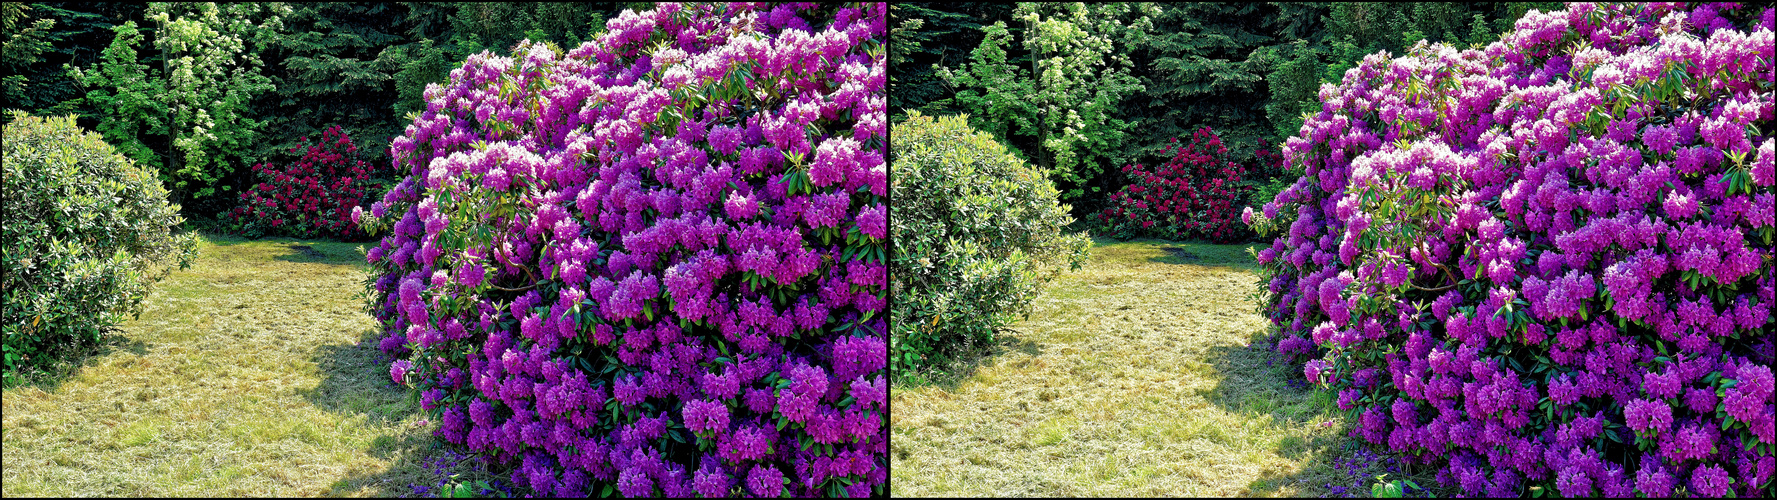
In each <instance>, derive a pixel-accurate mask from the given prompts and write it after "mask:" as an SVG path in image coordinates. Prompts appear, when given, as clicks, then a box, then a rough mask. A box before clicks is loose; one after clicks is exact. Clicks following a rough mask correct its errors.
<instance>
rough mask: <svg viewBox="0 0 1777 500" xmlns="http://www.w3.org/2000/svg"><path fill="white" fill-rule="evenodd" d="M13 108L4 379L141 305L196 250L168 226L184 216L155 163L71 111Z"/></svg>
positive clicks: (5, 195)
mask: <svg viewBox="0 0 1777 500" xmlns="http://www.w3.org/2000/svg"><path fill="white" fill-rule="evenodd" d="M14 113H15V114H14V115H13V117H12V121H11V122H10V123H8V124H6V125H5V130H4V133H3V134H0V135H4V139H5V146H4V148H5V157H4V162H3V163H0V170H3V171H4V172H3V173H4V177H5V179H6V182H5V183H3V184H0V204H4V206H5V207H6V223H5V224H4V226H3V229H0V233H3V234H4V238H0V239H3V243H0V244H3V245H4V247H0V255H3V257H0V261H4V268H5V269H6V272H5V273H4V274H0V289H3V290H4V292H0V293H4V294H5V308H4V310H0V335H4V340H5V341H4V352H5V373H4V379H5V384H6V385H12V384H13V383H16V382H17V381H18V380H19V376H20V371H21V370H27V369H32V368H37V367H42V366H45V365H47V364H49V363H52V362H54V361H55V360H56V355H57V354H58V353H60V352H64V351H65V350H66V349H67V348H69V347H76V346H81V345H89V344H91V343H93V342H96V341H98V340H99V337H100V335H101V334H102V332H103V331H104V330H105V329H107V328H110V327H112V326H114V325H116V324H117V323H119V322H120V321H122V318H123V317H124V315H128V314H136V313H139V312H140V311H141V303H142V299H143V298H145V297H147V296H148V291H149V288H150V287H151V286H152V285H153V284H154V283H155V282H158V281H160V280H161V279H163V278H165V277H166V276H167V274H168V273H170V272H171V267H170V266H171V264H172V263H173V262H175V261H177V262H178V263H179V265H180V267H181V268H183V267H185V266H186V265H189V263H190V259H191V257H192V256H193V254H194V253H195V252H196V251H197V240H196V237H195V235H194V234H191V233H185V234H174V233H173V231H172V228H173V227H175V226H177V225H179V223H180V220H181V219H180V217H179V216H178V214H177V207H176V206H169V205H167V191H166V189H165V188H163V187H161V183H160V179H159V177H158V176H157V175H156V174H155V173H154V172H152V171H150V170H147V169H144V168H142V167H140V166H137V165H135V164H134V163H133V162H131V161H130V160H129V159H128V158H126V157H124V156H122V155H119V154H117V153H116V151H114V150H112V149H111V146H109V145H107V144H105V142H104V141H103V140H101V139H100V138H99V136H98V134H93V133H91V132H87V131H85V130H82V129H80V128H79V127H78V126H77V125H75V123H74V119H73V118H72V117H61V118H50V119H47V120H46V119H43V118H38V117H35V116H30V115H26V114H24V113H22V112H14Z"/></svg>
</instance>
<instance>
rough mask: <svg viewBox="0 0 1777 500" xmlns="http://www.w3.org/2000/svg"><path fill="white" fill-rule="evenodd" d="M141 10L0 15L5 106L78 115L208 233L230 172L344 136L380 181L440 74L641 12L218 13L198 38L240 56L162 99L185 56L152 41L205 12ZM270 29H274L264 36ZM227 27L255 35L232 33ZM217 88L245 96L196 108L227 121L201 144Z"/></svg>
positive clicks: (337, 6)
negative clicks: (329, 134) (125, 29)
mask: <svg viewBox="0 0 1777 500" xmlns="http://www.w3.org/2000/svg"><path fill="white" fill-rule="evenodd" d="M151 6H154V4H110V3H60V2H50V3H41V4H29V5H25V4H13V3H8V4H6V6H5V7H4V10H0V20H3V21H5V23H6V38H5V39H4V40H5V41H6V42H7V43H6V45H5V47H4V51H0V52H3V54H4V56H5V57H4V58H3V59H0V63H3V64H0V66H4V68H5V83H6V85H5V86H4V88H3V89H0V90H3V92H4V96H5V103H4V106H5V107H6V108H9V109H21V110H25V111H30V112H36V113H53V114H57V115H61V114H68V113H72V114H75V115H77V117H78V119H79V123H80V124H81V125H82V126H85V127H87V128H90V129H93V130H95V131H98V132H100V133H102V134H104V135H105V138H106V140H107V141H108V142H110V143H111V144H113V145H114V146H115V147H117V148H118V150H119V151H121V152H123V153H124V154H125V155H127V156H129V157H130V158H132V159H134V160H135V161H136V162H137V163H138V164H139V165H142V166H144V167H148V168H151V169H152V170H153V171H157V172H160V173H161V175H162V177H163V178H164V179H166V180H168V181H173V182H170V183H169V184H167V186H168V187H169V189H172V190H173V194H172V196H173V198H174V199H175V200H179V201H182V202H183V205H184V210H185V211H186V214H187V215H189V216H192V217H194V218H197V219H203V220H208V219H210V218H212V217H213V216H214V215H216V214H217V213H218V212H221V211H224V210H227V209H229V208H232V207H233V205H234V203H235V202H236V201H237V199H236V198H237V197H238V195H237V194H236V193H238V190H239V189H240V188H242V187H244V186H246V185H248V184H250V183H252V182H255V181H256V179H254V176H253V175H252V173H251V172H250V171H249V170H248V169H247V168H246V167H245V165H250V164H254V163H260V162H289V161H294V160H295V159H296V157H297V155H295V154H290V153H288V151H289V148H290V147H292V146H294V145H296V144H298V143H300V142H301V140H302V138H303V137H310V138H313V137H317V136H319V135H320V134H321V131H322V130H324V129H326V128H328V127H331V126H340V127H344V128H346V129H349V130H353V131H354V134H356V135H357V138H358V140H359V141H360V146H362V149H363V150H364V152H365V153H366V154H368V155H370V157H369V158H367V160H369V161H370V163H371V164H373V165H375V166H376V167H377V168H375V169H373V170H376V171H377V172H374V173H373V175H376V176H377V177H379V178H381V180H379V181H378V182H379V183H383V182H386V179H387V177H388V176H389V175H390V173H389V170H388V166H389V165H391V164H392V162H391V161H390V158H388V156H387V153H388V145H389V141H390V140H392V138H393V137H394V136H395V135H396V134H399V133H400V132H401V131H402V127H403V126H404V125H405V124H406V123H408V122H409V121H410V120H409V118H410V117H408V116H407V114H408V113H409V112H414V111H417V110H419V109H420V107H421V106H420V102H421V101H420V96H421V94H422V93H423V92H424V90H425V87H426V85H427V84H429V83H435V82H442V81H443V80H444V77H445V76H446V73H447V72H448V71H449V69H450V68H452V67H453V63H455V62H460V61H462V60H463V58H464V57H466V56H468V55H470V54H474V53H477V52H480V51H482V50H484V49H491V50H495V51H496V52H497V51H500V50H504V49H506V48H509V47H511V46H512V45H513V44H515V43H517V42H518V41H519V40H522V39H525V38H530V39H532V40H538V41H548V42H552V43H555V44H556V45H557V46H561V47H573V46H576V45H578V44H579V43H581V42H584V41H588V40H590V39H591V38H592V37H593V36H594V35H595V34H596V33H598V32H600V31H602V30H603V27H604V23H605V20H606V19H610V18H613V17H615V16H616V15H617V14H618V13H619V12H621V11H622V10H623V9H626V8H635V9H647V8H650V6H651V3H646V2H552V3H451V2H410V3H377V2H354V3H338V2H332V3H295V4H288V6H287V9H288V11H285V10H284V9H286V7H285V6H283V5H282V4H263V5H253V6H242V5H222V6H220V8H219V9H218V12H219V14H220V15H219V18H218V19H217V20H216V21H206V23H205V25H206V26H210V27H213V28H214V29H218V30H222V31H224V32H240V33H241V34H244V35H245V36H244V37H243V40H242V42H243V45H242V47H241V50H239V51H233V52H230V53H229V54H228V57H229V59H230V62H227V63H225V64H223V67H225V68H230V69H229V71H227V72H225V74H221V75H212V76H211V77H208V78H200V79H198V81H195V82H186V83H184V84H177V85H176V84H173V82H171V81H170V80H169V79H168V78H167V77H166V75H167V74H169V73H177V72H179V71H180V67H179V62H180V61H179V60H178V57H181V56H184V55H195V53H194V52H192V51H193V50H198V49H197V48H188V49H177V48H175V49H174V52H180V53H178V54H174V58H173V59H167V58H166V57H163V55H162V50H161V43H162V41H161V40H160V39H159V38H160V37H161V36H162V33H160V30H164V29H165V26H166V25H168V24H170V22H172V21H179V20H182V19H186V20H189V19H194V18H196V17H201V16H198V14H200V13H201V11H203V10H204V9H205V7H202V6H200V5H198V4H159V6H158V7H155V9H159V11H164V12H167V13H168V14H169V15H170V16H169V18H168V19H167V22H160V21H155V20H153V19H150V18H149V17H150V16H151V15H152V13H151V12H149V11H150V10H154V9H150V8H149V7H151ZM274 13H275V14H274ZM268 14H269V15H270V17H268ZM273 17H276V18H277V19H278V22H276V23H269V22H268V21H269V20H270V19H272V18H273ZM239 21H247V22H249V23H253V25H254V26H256V27H258V28H257V29H253V30H243V29H242V27H241V26H239V25H238V24H236V23H237V22H239ZM127 22H134V23H135V26H136V28H135V29H133V30H131V31H130V34H129V36H128V37H126V38H125V39H123V40H121V45H120V44H119V43H118V42H120V41H119V40H118V39H117V35H116V33H117V29H118V28H119V27H121V26H123V25H124V24H125V23H127ZM174 38H177V37H174ZM199 39H202V37H200V38H199ZM107 50H110V52H111V53H112V54H113V55H112V57H111V59H110V60H107V59H105V57H104V56H103V54H104V53H105V52H106V51H107ZM181 51H183V52H181ZM169 62H171V64H170V63H169ZM199 64H200V65H201V64H202V63H201V62H200V63H199ZM73 68H79V69H81V70H82V71H81V72H79V73H72V72H70V71H69V69H73ZM237 69H238V70H240V71H237ZM242 71H244V73H243V72H242ZM261 77H263V78H264V81H263V83H260V82H258V81H257V80H258V79H259V78H261ZM83 80H84V81H83ZM218 82H234V83H236V84H224V85H217V84H216V83H218ZM268 86H269V87H268ZM221 88H227V89H230V91H231V92H237V93H240V94H241V95H242V96H243V97H245V98H246V100H245V101H244V102H242V103H240V106H243V107H240V108H239V110H238V111H236V105H235V104H230V103H225V104H223V105H222V108H217V109H205V110H204V111H207V112H208V113H209V117H210V118H216V116H217V114H218V113H221V114H222V115H226V116H224V118H225V119H217V120H215V121H217V122H218V123H216V124H215V125H214V126H210V127H205V130H204V131H203V132H201V133H200V132H198V131H197V130H196V129H195V125H194V122H198V121H201V120H202V119H203V115H198V114H195V111H196V110H197V109H198V108H200V107H203V106H200V105H199V104H198V103H199V102H202V103H212V102H216V101H218V100H222V101H230V100H232V99H233V97H232V95H231V96H229V97H226V98H223V97H218V96H221V95H222V94H216V90H217V89H221ZM7 119H10V118H7ZM206 133H207V134H209V135H215V136H217V137H216V138H215V139H211V138H209V137H208V136H206V135H205V134H206ZM175 139H179V140H181V141H183V142H175ZM180 144H183V145H180ZM180 182H183V183H184V185H180V184H179V183H180ZM378 191H380V190H378ZM199 194H204V195H207V196H195V195H199Z"/></svg>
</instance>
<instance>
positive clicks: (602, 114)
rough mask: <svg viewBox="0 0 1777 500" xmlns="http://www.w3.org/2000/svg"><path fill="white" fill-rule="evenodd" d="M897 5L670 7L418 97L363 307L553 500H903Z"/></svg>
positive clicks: (456, 78)
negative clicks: (893, 337)
mask: <svg viewBox="0 0 1777 500" xmlns="http://www.w3.org/2000/svg"><path fill="white" fill-rule="evenodd" d="M885 9H886V7H885V6H884V4H881V3H861V4H845V5H823V4H781V5H776V6H770V5H765V4H744V3H742V4H715V5H710V4H687V5H680V4H671V3H663V4H660V5H659V7H658V8H657V9H655V10H651V11H647V12H642V13H636V12H633V11H626V12H625V13H623V14H622V15H621V16H619V17H617V18H615V19H613V20H611V21H609V22H608V23H607V25H606V27H607V31H606V32H604V33H603V34H602V35H600V36H598V38H597V40H595V41H592V42H588V43H586V44H584V45H581V46H580V47H577V48H574V49H572V50H569V51H567V53H566V54H562V53H559V52H558V51H557V50H556V49H555V48H553V47H551V46H548V45H544V44H534V43H530V42H528V41H526V42H521V43H520V44H519V45H518V46H517V47H516V48H515V49H514V56H513V57H503V56H497V55H494V54H490V53H485V52H484V53H482V54H478V55H474V56H471V57H470V58H469V59H468V61H467V62H466V63H465V64H464V65H463V67H461V68H459V69H456V70H453V71H451V73H450V78H449V81H448V82H447V83H446V84H444V85H432V86H429V87H428V88H427V89H426V92H425V98H426V101H427V107H426V109H425V110H424V111H423V112H422V113H420V114H419V116H418V117H417V118H416V119H415V120H414V123H413V124H412V125H411V126H409V127H408V128H407V130H406V133H405V134H404V135H402V136H400V137H397V138H396V139H395V140H394V142H393V144H392V146H391V147H390V150H391V156H392V157H394V158H395V159H396V166H397V168H398V170H399V171H403V172H407V175H408V176H407V178H406V179H404V180H403V181H402V182H401V183H400V184H399V185H397V186H395V187H394V188H393V189H391V190H390V191H389V193H388V194H387V196H385V197H384V198H383V200H382V201H380V202H378V203H376V204H374V205H373V206H372V207H371V209H370V210H369V211H368V213H362V212H361V213H358V214H356V215H357V218H358V219H359V220H362V221H364V223H365V224H366V226H367V227H372V228H377V229H379V230H381V229H387V230H388V231H387V233H386V235H385V236H384V237H383V238H382V240H381V244H380V245H378V246H377V247H375V248H373V249H371V250H370V251H369V254H368V256H367V260H368V261H369V263H370V264H371V265H372V266H373V268H374V273H373V275H372V278H371V279H370V280H369V282H368V283H367V288H368V292H369V296H370V298H369V306H368V307H369V309H370V310H371V312H373V313H374V314H375V315H376V317H377V318H378V319H380V320H381V322H382V325H383V329H384V332H385V334H386V338H385V339H384V340H383V341H382V342H381V345H380V346H379V347H380V348H381V349H382V351H384V352H386V353H389V354H390V355H392V356H394V357H395V358H397V359H396V360H395V361H393V362H392V363H391V366H390V375H391V377H392V379H393V380H395V381H397V382H400V383H402V384H405V385H407V386H408V387H411V388H412V389H413V390H415V391H417V392H418V393H419V394H420V398H421V403H422V405H423V406H424V408H425V409H426V410H427V411H429V412H431V413H432V414H433V416H434V418H437V419H438V421H440V422H441V425H440V427H439V429H438V430H437V435H438V436H439V437H440V438H442V439H444V440H445V441H448V442H450V443H454V444H458V445H463V446H465V447H466V448H467V450H468V451H469V452H471V453H474V454H476V455H478V456H480V457H482V458H483V459H485V460H486V461H487V462H488V463H489V464H490V465H491V466H494V467H493V468H494V469H495V470H511V471H512V473H511V479H512V482H513V483H514V484H515V485H517V486H518V487H520V488H521V489H522V490H528V491H529V492H532V493H533V494H536V495H543V496H560V497H570V496H585V495H589V494H599V493H612V492H615V493H619V494H622V495H624V496H652V495H665V496H673V497H686V496H693V495H698V496H706V497H714V496H762V497H763V496H772V497H775V496H780V495H782V494H786V493H787V494H791V495H796V496H813V495H830V496H838V495H841V494H844V495H850V496H866V495H884V494H886V491H887V490H886V484H885V481H886V479H887V469H886V466H887V462H886V453H887V438H888V431H887V425H886V409H887V408H886V404H887V392H888V386H887V378H886V375H887V373H886V361H887V344H886V343H885V340H884V338H885V337H884V335H885V333H884V332H885V331H886V325H885V323H884V320H883V318H884V317H886V311H885V310H884V309H885V307H886V291H887V276H886V273H885V269H886V267H885V263H884V262H882V260H881V256H883V255H885V254H884V252H883V249H884V246H885V242H886V238H887V234H886V225H887V204H886V201H887V198H886V196H887V166H886V164H885V162H884V156H883V155H884V146H885V140H886V136H885V133H886V130H887V117H886V111H885V107H886V94H885V82H886V77H885V73H884V71H885V67H886V61H885V55H886V52H885V50H886V48H885V43H884V41H885V38H884V37H885V34H886V23H887V20H886V11H885Z"/></svg>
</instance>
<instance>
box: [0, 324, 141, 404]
mask: <svg viewBox="0 0 1777 500" xmlns="http://www.w3.org/2000/svg"><path fill="white" fill-rule="evenodd" d="M150 347H153V345H151V344H148V343H146V342H142V341H141V340H138V339H135V338H132V337H130V336H128V335H124V334H123V331H122V330H119V329H117V327H115V326H113V327H109V328H106V329H105V330H104V331H103V332H101V333H100V334H99V338H98V341H96V342H92V343H84V344H77V343H74V342H64V343H62V344H60V345H55V346H51V347H50V348H49V350H48V351H47V352H44V353H43V355H45V356H48V357H50V358H51V359H54V360H55V362H53V363H50V365H49V366H37V367H31V368H26V369H25V370H21V372H20V374H19V378H20V379H22V381H21V382H20V383H19V384H18V385H16V386H9V387H7V389H14V388H23V387H35V388H37V389H38V390H41V391H43V392H47V393H51V394H54V393H55V392H56V390H58V389H60V388H61V387H62V383H63V382H67V381H68V379H71V378H74V376H75V375H79V374H80V370H81V369H82V368H85V367H88V366H94V365H95V364H97V363H98V362H99V360H100V359H102V358H104V357H105V356H109V355H111V354H115V353H118V352H127V353H130V354H135V355H137V356H142V355H146V354H148V348H150Z"/></svg>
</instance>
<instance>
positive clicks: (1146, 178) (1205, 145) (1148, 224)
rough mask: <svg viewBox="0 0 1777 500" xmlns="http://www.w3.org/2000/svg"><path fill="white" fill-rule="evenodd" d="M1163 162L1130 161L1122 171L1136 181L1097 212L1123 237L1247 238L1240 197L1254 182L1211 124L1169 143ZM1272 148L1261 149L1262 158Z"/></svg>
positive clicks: (1112, 229) (1226, 239)
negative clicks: (1186, 138) (1248, 179)
mask: <svg viewBox="0 0 1777 500" xmlns="http://www.w3.org/2000/svg"><path fill="white" fill-rule="evenodd" d="M1162 153H1163V154H1171V155H1173V156H1172V158H1170V159H1168V160H1167V161H1166V163H1165V164H1163V165H1159V166H1155V167H1148V166H1145V165H1142V164H1139V163H1137V164H1132V165H1128V166H1125V167H1123V173H1124V174H1126V175H1128V176H1129V178H1130V179H1131V180H1132V182H1131V183H1130V184H1129V185H1128V186H1125V187H1124V188H1123V189H1122V190H1120V191H1117V192H1116V193H1114V194H1112V195H1111V203H1110V204H1111V207H1110V208H1106V209H1104V211H1103V212H1100V213H1099V214H1098V218H1099V220H1100V221H1103V222H1105V223H1107V224H1109V225H1110V229H1111V231H1112V233H1113V234H1115V235H1117V236H1118V237H1120V238H1123V237H1134V236H1157V237H1161V238H1168V239H1185V238H1189V237H1203V238H1207V239H1209V240H1211V241H1215V242H1217V243H1228V242H1234V241H1240V240H1245V239H1247V238H1250V237H1251V236H1252V231H1251V230H1250V229H1248V228H1247V227H1246V226H1245V225H1243V224H1241V220H1240V214H1241V212H1240V210H1239V207H1240V206H1241V200H1244V199H1246V196H1247V194H1248V193H1249V192H1251V191H1252V186H1251V185H1250V184H1248V183H1246V182H1244V181H1245V177H1246V167H1243V166H1241V165H1240V164H1239V163H1235V162H1233V161H1231V160H1229V158H1228V157H1229V155H1228V146H1226V145H1223V144H1222V138H1221V137H1220V136H1217V135H1216V133H1215V131H1214V130H1211V129H1210V128H1209V127H1204V128H1202V129H1199V130H1198V131H1197V133H1196V134H1195V135H1192V136H1191V143H1190V144H1186V145H1180V144H1179V143H1178V139H1177V138H1174V139H1172V144H1170V145H1168V146H1166V148H1165V149H1164V150H1163V152H1162ZM1268 154H1269V152H1268V151H1264V150H1260V151H1259V152H1258V157H1259V158H1261V159H1264V158H1267V157H1268Z"/></svg>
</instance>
